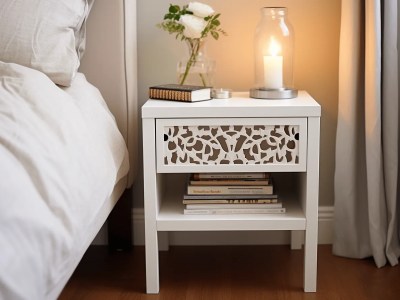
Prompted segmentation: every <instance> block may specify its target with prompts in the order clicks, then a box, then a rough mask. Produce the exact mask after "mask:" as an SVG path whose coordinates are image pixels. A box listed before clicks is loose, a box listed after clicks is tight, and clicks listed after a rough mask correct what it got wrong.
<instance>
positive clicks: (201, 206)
mask: <svg viewBox="0 0 400 300" xmlns="http://www.w3.org/2000/svg"><path fill="white" fill-rule="evenodd" d="M185 208H186V209H216V208H230V209H232V208H233V209H238V208H245V209H250V208H257V209H259V208H282V203H281V202H280V203H269V204H263V203H259V204H251V203H249V204H187V205H186V207H185Z"/></svg>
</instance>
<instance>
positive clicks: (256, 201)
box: [183, 198, 278, 205]
mask: <svg viewBox="0 0 400 300" xmlns="http://www.w3.org/2000/svg"><path fill="white" fill-rule="evenodd" d="M277 202H278V199H277V198H275V199H193V200H190V199H183V204H225V203H226V204H246V205H247V204H263V203H266V204H268V203H277Z"/></svg>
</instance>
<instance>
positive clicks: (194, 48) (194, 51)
mask: <svg viewBox="0 0 400 300" xmlns="http://www.w3.org/2000/svg"><path fill="white" fill-rule="evenodd" d="M187 41H188V43H189V49H190V57H189V60H188V61H187V63H186V67H185V73H183V75H182V76H181V79H180V82H179V84H181V85H182V84H184V83H185V80H186V78H187V76H188V75H189V71H190V68H191V67H192V66H193V64H195V63H196V58H197V55H198V54H199V50H200V40H191V39H188V40H187ZM200 77H201V81H202V83H203V85H204V86H206V81H205V79H204V77H203V74H200Z"/></svg>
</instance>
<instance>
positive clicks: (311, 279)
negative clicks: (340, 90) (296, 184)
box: [303, 117, 320, 292]
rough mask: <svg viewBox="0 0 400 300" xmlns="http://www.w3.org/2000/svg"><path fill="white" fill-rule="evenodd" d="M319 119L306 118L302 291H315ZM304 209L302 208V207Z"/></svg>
mask: <svg viewBox="0 0 400 300" xmlns="http://www.w3.org/2000/svg"><path fill="white" fill-rule="evenodd" d="M319 130H320V120H319V118H311V117H310V118H308V147H307V149H308V154H307V157H312V159H308V160H307V174H306V182H305V185H306V187H305V188H306V189H305V193H306V194H305V196H306V198H307V203H306V204H305V213H306V218H307V224H306V232H305V242H304V291H305V292H316V290H317V247H318V186H319V184H318V182H319V134H320V132H319ZM303 208H304V206H303Z"/></svg>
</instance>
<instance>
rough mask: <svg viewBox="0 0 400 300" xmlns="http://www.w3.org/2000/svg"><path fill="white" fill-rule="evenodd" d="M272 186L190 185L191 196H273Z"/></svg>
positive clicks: (188, 188) (188, 191)
mask: <svg viewBox="0 0 400 300" xmlns="http://www.w3.org/2000/svg"><path fill="white" fill-rule="evenodd" d="M272 192H273V188H272V185H267V186H191V185H188V187H187V193H188V194H189V195H218V194H222V195H239V194H241V195H242V194H245V195H251V194H272Z"/></svg>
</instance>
